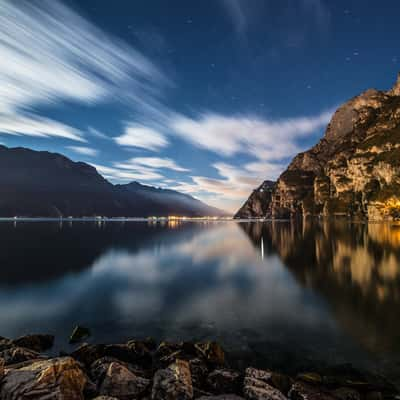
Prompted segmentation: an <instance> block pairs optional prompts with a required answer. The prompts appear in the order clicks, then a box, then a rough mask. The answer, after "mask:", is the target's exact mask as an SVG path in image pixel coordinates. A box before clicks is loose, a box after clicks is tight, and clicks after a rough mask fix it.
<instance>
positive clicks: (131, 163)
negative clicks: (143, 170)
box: [115, 157, 189, 172]
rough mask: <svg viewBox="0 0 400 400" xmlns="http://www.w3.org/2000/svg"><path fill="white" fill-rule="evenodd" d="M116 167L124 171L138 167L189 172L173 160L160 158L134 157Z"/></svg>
mask: <svg viewBox="0 0 400 400" xmlns="http://www.w3.org/2000/svg"><path fill="white" fill-rule="evenodd" d="M115 166H116V167H118V168H122V169H131V168H137V167H138V166H144V167H149V168H153V169H170V170H172V171H178V172H187V171H189V170H188V169H187V168H183V167H181V166H180V165H178V164H177V163H176V162H175V161H174V160H172V159H171V158H159V157H134V158H131V159H130V160H128V161H126V162H123V163H117V164H115Z"/></svg>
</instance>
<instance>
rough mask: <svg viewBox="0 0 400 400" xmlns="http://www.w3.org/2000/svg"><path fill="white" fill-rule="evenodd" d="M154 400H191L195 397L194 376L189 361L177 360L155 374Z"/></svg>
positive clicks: (152, 393)
mask: <svg viewBox="0 0 400 400" xmlns="http://www.w3.org/2000/svg"><path fill="white" fill-rule="evenodd" d="M151 398H152V400H175V399H179V400H189V399H192V398H193V386H192V377H191V374H190V368H189V363H188V362H187V361H183V360H177V362H176V363H174V364H172V365H170V366H169V367H168V368H166V369H161V370H158V371H157V372H156V373H155V375H154V381H153V389H152V392H151Z"/></svg>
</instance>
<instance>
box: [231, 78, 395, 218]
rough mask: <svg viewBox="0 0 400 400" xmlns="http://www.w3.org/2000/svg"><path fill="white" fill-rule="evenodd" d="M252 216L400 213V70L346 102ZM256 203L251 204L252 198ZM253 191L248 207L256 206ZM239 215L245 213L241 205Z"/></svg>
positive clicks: (382, 215)
mask: <svg viewBox="0 0 400 400" xmlns="http://www.w3.org/2000/svg"><path fill="white" fill-rule="evenodd" d="M265 201H266V202H267V204H263V205H262V207H260V209H261V208H262V209H263V210H265V209H267V210H268V211H267V212H264V211H263V212H262V213H253V215H252V216H260V217H261V216H270V217H272V218H288V217H293V216H297V215H300V216H321V215H322V216H345V217H350V218H358V219H369V220H383V219H397V218H399V217H400V75H399V78H398V80H397V82H396V84H395V85H394V87H393V88H392V89H391V90H389V91H386V92H385V91H378V90H375V89H369V90H367V91H366V92H364V93H362V94H360V95H359V96H357V97H354V98H352V99H351V100H349V101H348V102H347V103H345V104H344V105H342V106H341V107H340V108H339V109H338V110H337V111H336V112H335V114H334V115H333V117H332V120H331V121H330V123H329V125H328V127H327V129H326V132H325V135H324V137H323V138H322V139H321V140H320V141H319V142H318V143H317V144H316V145H315V146H314V147H312V148H311V149H310V150H308V151H306V152H304V153H300V154H298V155H297V156H296V157H295V158H294V159H293V161H292V162H291V163H290V165H289V167H288V168H287V170H286V171H284V172H283V173H282V174H281V176H280V177H279V179H278V180H277V182H276V186H275V188H274V190H273V192H272V194H271V199H270V200H269V199H268V198H266V199H265ZM248 203H250V204H248ZM252 203H253V195H252V196H250V198H249V200H248V202H247V203H246V204H245V205H244V206H243V207H242V209H241V210H243V209H245V210H246V209H254V207H253V205H252ZM237 216H242V213H241V211H240V212H238V214H237Z"/></svg>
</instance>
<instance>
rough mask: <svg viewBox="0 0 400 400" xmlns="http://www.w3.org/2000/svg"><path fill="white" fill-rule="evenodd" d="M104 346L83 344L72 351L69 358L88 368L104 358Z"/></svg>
mask: <svg viewBox="0 0 400 400" xmlns="http://www.w3.org/2000/svg"><path fill="white" fill-rule="evenodd" d="M104 348H105V345H102V344H87V343H84V344H82V345H81V346H79V347H78V348H77V349H76V350H75V351H73V352H72V353H71V354H70V356H71V357H73V358H74V359H75V360H78V361H79V362H81V363H83V364H85V365H86V366H90V365H91V364H92V363H93V362H94V361H96V360H98V359H99V358H101V357H104Z"/></svg>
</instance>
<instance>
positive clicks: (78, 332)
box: [69, 325, 91, 344]
mask: <svg viewBox="0 0 400 400" xmlns="http://www.w3.org/2000/svg"><path fill="white" fill-rule="evenodd" d="M90 335H91V333H90V330H89V328H85V327H84V326H80V325H77V326H75V328H74V329H73V331H72V333H71V336H70V337H69V342H70V343H71V344H72V343H78V342H80V341H81V340H82V339H84V338H87V337H89V336H90Z"/></svg>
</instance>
